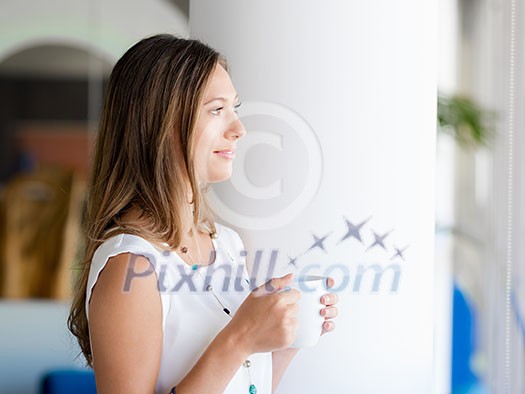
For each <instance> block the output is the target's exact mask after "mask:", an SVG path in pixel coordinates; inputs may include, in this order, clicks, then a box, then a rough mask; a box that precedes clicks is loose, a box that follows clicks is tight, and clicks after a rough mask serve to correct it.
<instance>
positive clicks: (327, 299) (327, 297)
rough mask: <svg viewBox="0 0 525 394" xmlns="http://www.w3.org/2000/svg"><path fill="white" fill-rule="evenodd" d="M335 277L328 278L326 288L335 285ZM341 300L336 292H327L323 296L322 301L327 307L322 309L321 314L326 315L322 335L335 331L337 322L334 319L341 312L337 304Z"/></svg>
mask: <svg viewBox="0 0 525 394" xmlns="http://www.w3.org/2000/svg"><path fill="white" fill-rule="evenodd" d="M334 283H335V282H334V279H333V278H326V288H327V289H330V288H331V287H334ZM338 302H339V297H338V296H337V294H335V293H327V294H324V295H323V296H322V297H321V303H322V304H323V305H325V306H326V308H323V309H321V312H320V313H321V315H322V316H324V320H325V321H324V323H323V330H322V332H321V335H323V334H326V333H327V332H330V331H333V330H334V329H335V322H334V321H332V319H333V318H334V317H336V316H337V315H338V314H339V310H338V309H337V307H336V306H335V304H337V303H338Z"/></svg>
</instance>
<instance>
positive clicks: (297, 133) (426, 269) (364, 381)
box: [190, 0, 449, 394]
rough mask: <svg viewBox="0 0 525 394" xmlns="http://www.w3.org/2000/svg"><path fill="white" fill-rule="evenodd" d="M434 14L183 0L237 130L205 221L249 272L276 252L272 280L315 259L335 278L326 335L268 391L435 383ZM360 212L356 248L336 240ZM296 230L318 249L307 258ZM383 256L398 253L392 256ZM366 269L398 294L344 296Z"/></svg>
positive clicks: (417, 389) (406, 5) (382, 389)
mask: <svg viewBox="0 0 525 394" xmlns="http://www.w3.org/2000/svg"><path fill="white" fill-rule="evenodd" d="M436 3H437V2H436V1H425V2H421V1H419V0H402V1H396V2H391V1H387V0H383V1H375V2H345V1H338V2H323V3H321V2H315V1H304V0H302V1H299V0H290V1H286V2H279V1H277V0H268V1H265V2H249V3H248V2H245V1H242V0H227V1H221V2H209V1H205V0H192V1H191V2H190V32H191V35H192V36H193V37H196V38H201V39H202V40H204V41H205V42H207V43H209V44H211V45H212V46H214V47H216V48H217V49H219V50H220V51H222V52H223V53H225V54H226V56H227V57H228V58H229V60H230V62H231V66H232V73H233V80H234V83H235V84H236V87H237V90H238V92H239V95H240V98H241V101H243V102H244V103H243V105H242V106H241V108H240V109H239V112H240V115H241V117H242V120H243V122H244V123H245V125H246V127H247V129H248V133H247V135H246V137H244V139H243V140H242V141H240V142H239V149H238V151H239V155H238V157H237V159H236V161H235V163H234V174H233V177H232V179H231V181H228V182H226V183H224V184H219V185H215V186H214V189H213V192H212V197H213V201H214V208H215V210H216V213H217V214H218V215H219V216H220V217H221V219H222V221H223V222H225V223H226V224H228V225H231V226H233V227H234V228H236V229H237V230H238V231H239V232H240V234H241V236H242V237H243V239H244V241H245V243H246V245H247V246H248V261H249V265H251V266H253V265H254V262H253V260H254V259H253V257H254V256H255V251H256V250H258V249H262V250H263V255H264V256H266V257H268V256H269V254H270V249H277V250H278V251H279V254H278V259H277V269H276V271H277V273H279V274H280V273H284V272H287V271H294V270H296V271H301V270H304V269H305V268H307V267H312V266H313V264H319V266H318V267H317V269H316V270H317V271H320V272H321V273H324V274H326V273H327V271H330V270H331V269H335V271H333V272H332V274H331V275H332V276H334V277H335V278H336V279H337V280H338V282H339V283H344V280H345V279H346V280H348V283H347V284H346V286H344V288H341V289H339V295H340V298H341V302H340V306H339V308H340V311H341V313H340V316H339V317H338V318H337V324H338V327H337V329H336V331H335V332H334V333H333V334H330V335H327V336H326V337H323V338H322V340H321V343H320V344H319V345H318V346H317V347H316V348H312V349H304V350H302V351H301V353H300V354H299V356H298V357H297V359H296V360H294V362H293V363H292V365H291V366H290V369H289V371H288V373H287V375H286V376H285V378H284V380H283V382H282V384H281V386H280V388H279V391H278V392H279V393H292V392H293V393H296V392H301V393H320V392H353V393H360V394H367V393H389V394H395V393H403V394H407V393H414V394H421V393H430V392H433V390H434V392H443V391H439V390H442V389H443V388H444V387H446V382H445V383H444V382H443V381H442V380H443V379H444V377H443V376H442V374H436V375H435V376H434V375H433V373H434V371H433V340H434V339H433V334H434V324H435V321H434V308H435V307H436V308H438V307H439V303H440V302H442V301H441V300H440V299H436V304H437V306H435V305H434V303H433V302H434V296H433V291H434V253H433V248H434V164H435V161H434V160H435V123H436V120H435V119H436V113H435V111H436V101H435V100H436V78H437V72H436V64H437V59H436V54H437V41H436V36H437V8H436ZM369 217H371V218H370V220H369V221H368V222H367V223H366V224H365V225H364V226H363V229H362V232H361V235H362V239H363V244H361V243H359V242H357V241H356V239H349V240H346V241H344V242H341V243H340V242H339V240H340V239H341V238H342V236H343V235H344V233H345V230H346V225H345V222H344V218H347V219H348V220H350V221H352V222H353V223H355V224H356V223H359V222H360V221H362V220H365V219H367V218H369ZM372 230H374V231H376V232H377V233H379V234H383V233H386V232H388V231H389V230H393V231H392V232H391V234H390V235H389V236H387V238H386V239H385V246H386V248H387V250H386V251H385V250H382V249H381V248H373V249H370V250H368V251H367V248H368V246H369V245H370V244H371V243H372V241H373V239H374V238H373V235H372V232H371V231H372ZM312 233H313V234H315V235H316V236H318V237H323V236H325V235H327V238H326V240H325V242H324V246H325V248H326V252H327V253H325V252H323V251H322V250H321V249H319V248H314V249H313V250H310V251H308V248H309V247H310V246H311V245H312V244H313V239H314V238H313V234H312ZM394 245H395V246H397V247H400V248H403V247H404V246H406V245H408V248H407V249H406V251H405V260H401V259H399V258H394V259H391V258H392V256H393V255H394V249H393V247H394ZM296 256H299V258H298V260H297V261H296V264H297V269H295V268H294V267H293V266H292V265H289V264H288V261H289V260H288V257H296ZM264 262H265V264H267V265H268V264H269V263H268V260H264ZM372 264H377V265H378V266H379V267H381V268H383V269H385V268H386V267H389V266H390V265H393V266H395V267H396V268H397V269H398V273H399V277H400V281H399V287H398V288H397V289H396V290H395V291H391V287H390V285H391V283H392V282H393V280H394V275H393V274H392V272H391V271H389V272H388V273H385V274H384V276H383V278H382V283H381V286H380V289H379V290H378V291H377V292H372V291H371V290H370V289H371V287H372V281H373V280H372V279H373V277H372V275H371V274H365V277H364V279H363V283H362V287H361V289H360V290H359V291H354V290H353V286H355V285H356V283H357V277H358V269H359V267H360V266H364V267H370V266H371V265H372ZM344 275H348V277H346V278H345V277H343V276H344ZM367 275H368V276H367ZM447 301H449V299H448V298H447V299H445V300H444V302H445V303H446V302H447ZM441 343H443V341H441ZM440 354H442V353H440ZM437 363H438V364H440V365H443V362H442V360H437ZM436 390H438V391H436Z"/></svg>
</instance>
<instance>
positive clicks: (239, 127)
mask: <svg viewBox="0 0 525 394" xmlns="http://www.w3.org/2000/svg"><path fill="white" fill-rule="evenodd" d="M245 134H246V129H245V128H244V125H243V124H242V122H241V121H240V120H239V119H235V120H234V121H233V122H232V124H231V126H230V128H229V129H228V131H227V138H233V139H240V138H242V137H244V135H245Z"/></svg>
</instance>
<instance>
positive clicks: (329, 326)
mask: <svg viewBox="0 0 525 394" xmlns="http://www.w3.org/2000/svg"><path fill="white" fill-rule="evenodd" d="M334 329H335V322H333V321H331V320H329V321H325V322H324V323H323V331H322V332H321V335H323V334H326V333H327V332H330V331H334Z"/></svg>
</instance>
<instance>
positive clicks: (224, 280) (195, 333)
mask: <svg viewBox="0 0 525 394" xmlns="http://www.w3.org/2000/svg"><path fill="white" fill-rule="evenodd" d="M215 226H216V230H217V234H218V238H216V239H212V241H213V247H214V248H215V252H216V253H215V260H214V262H213V263H212V264H210V265H209V266H204V267H201V268H199V271H198V272H199V273H200V274H201V275H199V274H198V272H197V271H193V270H192V267H191V266H189V265H188V264H187V263H185V262H184V261H183V260H182V259H181V258H180V257H179V256H178V255H177V253H174V252H170V251H169V250H168V248H167V247H166V249H165V250H163V249H161V248H159V247H157V246H154V245H153V244H151V243H150V242H148V241H146V240H145V239H143V238H141V237H138V236H135V235H130V234H119V235H116V236H114V237H112V238H109V239H108V240H106V241H105V242H104V243H102V244H101V245H100V246H99V247H98V248H97V250H96V251H95V254H94V255H93V260H92V261H91V268H90V271H89V279H88V284H87V290H86V313H87V316H88V321H89V300H90V297H91V291H92V289H93V286H94V285H95V283H96V281H97V279H98V276H99V274H100V272H101V271H102V269H103V268H104V266H105V265H106V263H107V261H108V259H109V258H110V257H113V256H116V255H118V254H121V253H133V254H136V255H142V256H144V257H146V258H147V259H148V260H149V261H150V263H151V264H152V266H153V267H154V269H155V272H156V274H157V281H158V285H159V287H158V288H159V292H160V297H161V302H162V329H163V336H162V355H161V362H160V370H159V375H158V379H157V383H156V386H155V393H156V394H168V393H169V390H170V389H171V387H173V386H175V385H176V384H177V383H178V382H180V381H181V380H182V379H183V378H184V377H185V376H186V375H187V373H188V372H189V371H190V370H191V369H192V368H193V366H194V365H195V363H196V362H197V360H198V359H199V358H200V356H201V355H202V353H204V351H205V350H206V348H207V347H208V345H209V344H210V343H211V342H212V341H213V339H214V338H215V336H216V335H217V334H218V333H219V332H220V331H221V330H222V329H223V328H224V327H225V326H226V324H228V322H229V321H230V320H231V318H230V317H229V316H227V315H226V314H225V313H224V312H223V311H222V307H221V305H220V304H219V302H218V301H217V300H216V299H215V298H214V296H213V294H212V293H210V292H209V291H207V290H206V285H207V284H211V285H212V286H213V292H214V293H215V294H216V295H217V297H218V298H219V299H220V301H221V302H222V303H223V304H224V305H225V306H226V307H227V308H228V309H229V310H230V312H231V315H232V316H233V315H234V314H235V312H236V311H237V309H238V307H239V306H240V304H241V303H242V302H243V301H244V299H245V298H246V297H247V295H248V294H249V292H250V287H249V276H248V273H247V270H246V259H245V257H243V256H241V254H240V252H241V251H242V250H244V245H243V243H242V240H241V238H240V237H239V234H237V232H236V231H235V230H233V229H231V228H229V227H227V226H224V225H221V224H219V223H215ZM135 279H137V278H135ZM205 282H206V283H205ZM249 359H250V360H251V361H252V366H251V367H250V373H251V377H252V382H253V384H255V386H256V387H257V393H258V394H271V392H272V353H270V352H268V353H256V354H253V355H251V356H250V357H249ZM249 382H250V380H249V376H248V371H247V370H246V368H244V367H243V366H240V367H239V370H238V371H237V372H236V374H235V376H234V377H233V379H232V380H231V381H230V383H229V385H228V387H227V388H226V390H225V391H224V393H225V394H242V393H248V388H249V385H250V383H249Z"/></svg>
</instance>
